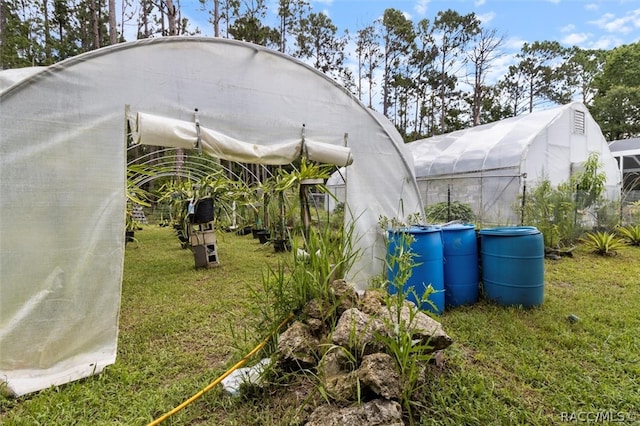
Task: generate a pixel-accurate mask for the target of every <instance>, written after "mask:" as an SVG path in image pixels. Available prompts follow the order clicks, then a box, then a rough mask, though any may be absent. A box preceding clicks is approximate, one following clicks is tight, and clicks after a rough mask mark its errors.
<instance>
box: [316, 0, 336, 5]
mask: <svg viewBox="0 0 640 426" xmlns="http://www.w3.org/2000/svg"><path fill="white" fill-rule="evenodd" d="M313 2H314V3H320V4H324V5H327V6H331V5H332V4H333V0H313Z"/></svg>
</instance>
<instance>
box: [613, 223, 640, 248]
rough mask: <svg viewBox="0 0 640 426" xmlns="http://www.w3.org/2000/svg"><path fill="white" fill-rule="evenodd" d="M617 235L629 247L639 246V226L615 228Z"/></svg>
mask: <svg viewBox="0 0 640 426" xmlns="http://www.w3.org/2000/svg"><path fill="white" fill-rule="evenodd" d="M616 231H617V232H618V235H620V236H621V237H622V239H623V240H624V241H626V242H627V244H629V245H631V246H640V225H635V226H634V225H627V226H620V227H618V228H616Z"/></svg>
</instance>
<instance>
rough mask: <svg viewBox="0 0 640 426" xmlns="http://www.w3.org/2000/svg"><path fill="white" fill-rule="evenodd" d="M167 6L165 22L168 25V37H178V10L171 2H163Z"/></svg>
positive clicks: (166, 0)
mask: <svg viewBox="0 0 640 426" xmlns="http://www.w3.org/2000/svg"><path fill="white" fill-rule="evenodd" d="M165 2H166V5H167V21H168V23H169V35H170V36H175V35H178V22H177V16H178V10H177V9H176V7H175V5H174V4H173V0H165Z"/></svg>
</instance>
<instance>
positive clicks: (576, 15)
mask: <svg viewBox="0 0 640 426" xmlns="http://www.w3.org/2000/svg"><path fill="white" fill-rule="evenodd" d="M243 1H246V0H243ZM208 3H211V0H209V1H208ZM270 3H271V4H272V5H273V6H272V7H271V9H272V10H275V9H276V7H277V6H276V5H277V1H275V0H271V1H270ZM311 4H312V7H313V10H314V11H316V12H320V11H322V12H324V13H326V14H327V15H328V16H329V17H331V19H332V21H333V22H334V24H336V26H337V27H338V28H339V30H340V32H342V31H343V30H345V29H349V31H350V33H351V34H354V35H355V33H356V31H357V30H359V29H361V28H363V27H364V26H366V25H369V24H371V23H372V22H373V21H374V20H376V19H378V18H379V17H381V16H382V13H383V12H384V10H385V9H387V8H395V9H398V10H401V11H402V12H404V13H405V15H406V16H407V17H409V18H410V19H412V20H413V21H414V22H418V21H419V20H421V19H423V18H428V19H430V20H433V18H434V17H435V15H436V14H437V12H438V11H441V10H446V9H453V10H456V11H457V12H459V13H460V14H466V13H470V12H474V13H475V14H476V15H477V16H478V17H479V18H480V20H481V21H482V22H483V26H485V27H487V28H495V29H496V30H497V31H498V33H499V34H502V35H504V36H505V45H504V46H505V48H508V49H515V50H519V49H520V47H521V46H522V43H523V42H525V41H526V42H534V41H542V40H554V41H558V42H560V43H561V44H563V45H565V46H573V45H577V46H579V47H581V48H585V49H586V48H600V49H611V48H613V47H616V46H620V45H622V44H629V43H634V42H637V41H640V0H591V1H589V0H587V1H583V0H395V1H393V0H311ZM181 5H182V9H183V14H185V15H187V16H188V17H189V19H190V21H191V22H192V23H193V24H196V25H198V26H199V27H200V29H201V30H202V32H203V35H211V33H212V30H211V24H208V23H207V22H206V19H207V17H206V14H205V13H204V12H195V10H198V6H196V5H199V2H198V1H197V0H182V1H181ZM194 6H195V7H194ZM194 9H195V10H194Z"/></svg>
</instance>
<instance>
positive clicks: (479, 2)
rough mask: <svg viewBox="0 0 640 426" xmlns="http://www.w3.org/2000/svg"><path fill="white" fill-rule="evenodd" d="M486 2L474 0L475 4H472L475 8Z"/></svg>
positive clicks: (484, 0) (485, 0)
mask: <svg viewBox="0 0 640 426" xmlns="http://www.w3.org/2000/svg"><path fill="white" fill-rule="evenodd" d="M486 2H487V0H476V1H475V3H473V4H474V5H475V6H476V7H479V6H484V4H485V3H486Z"/></svg>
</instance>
